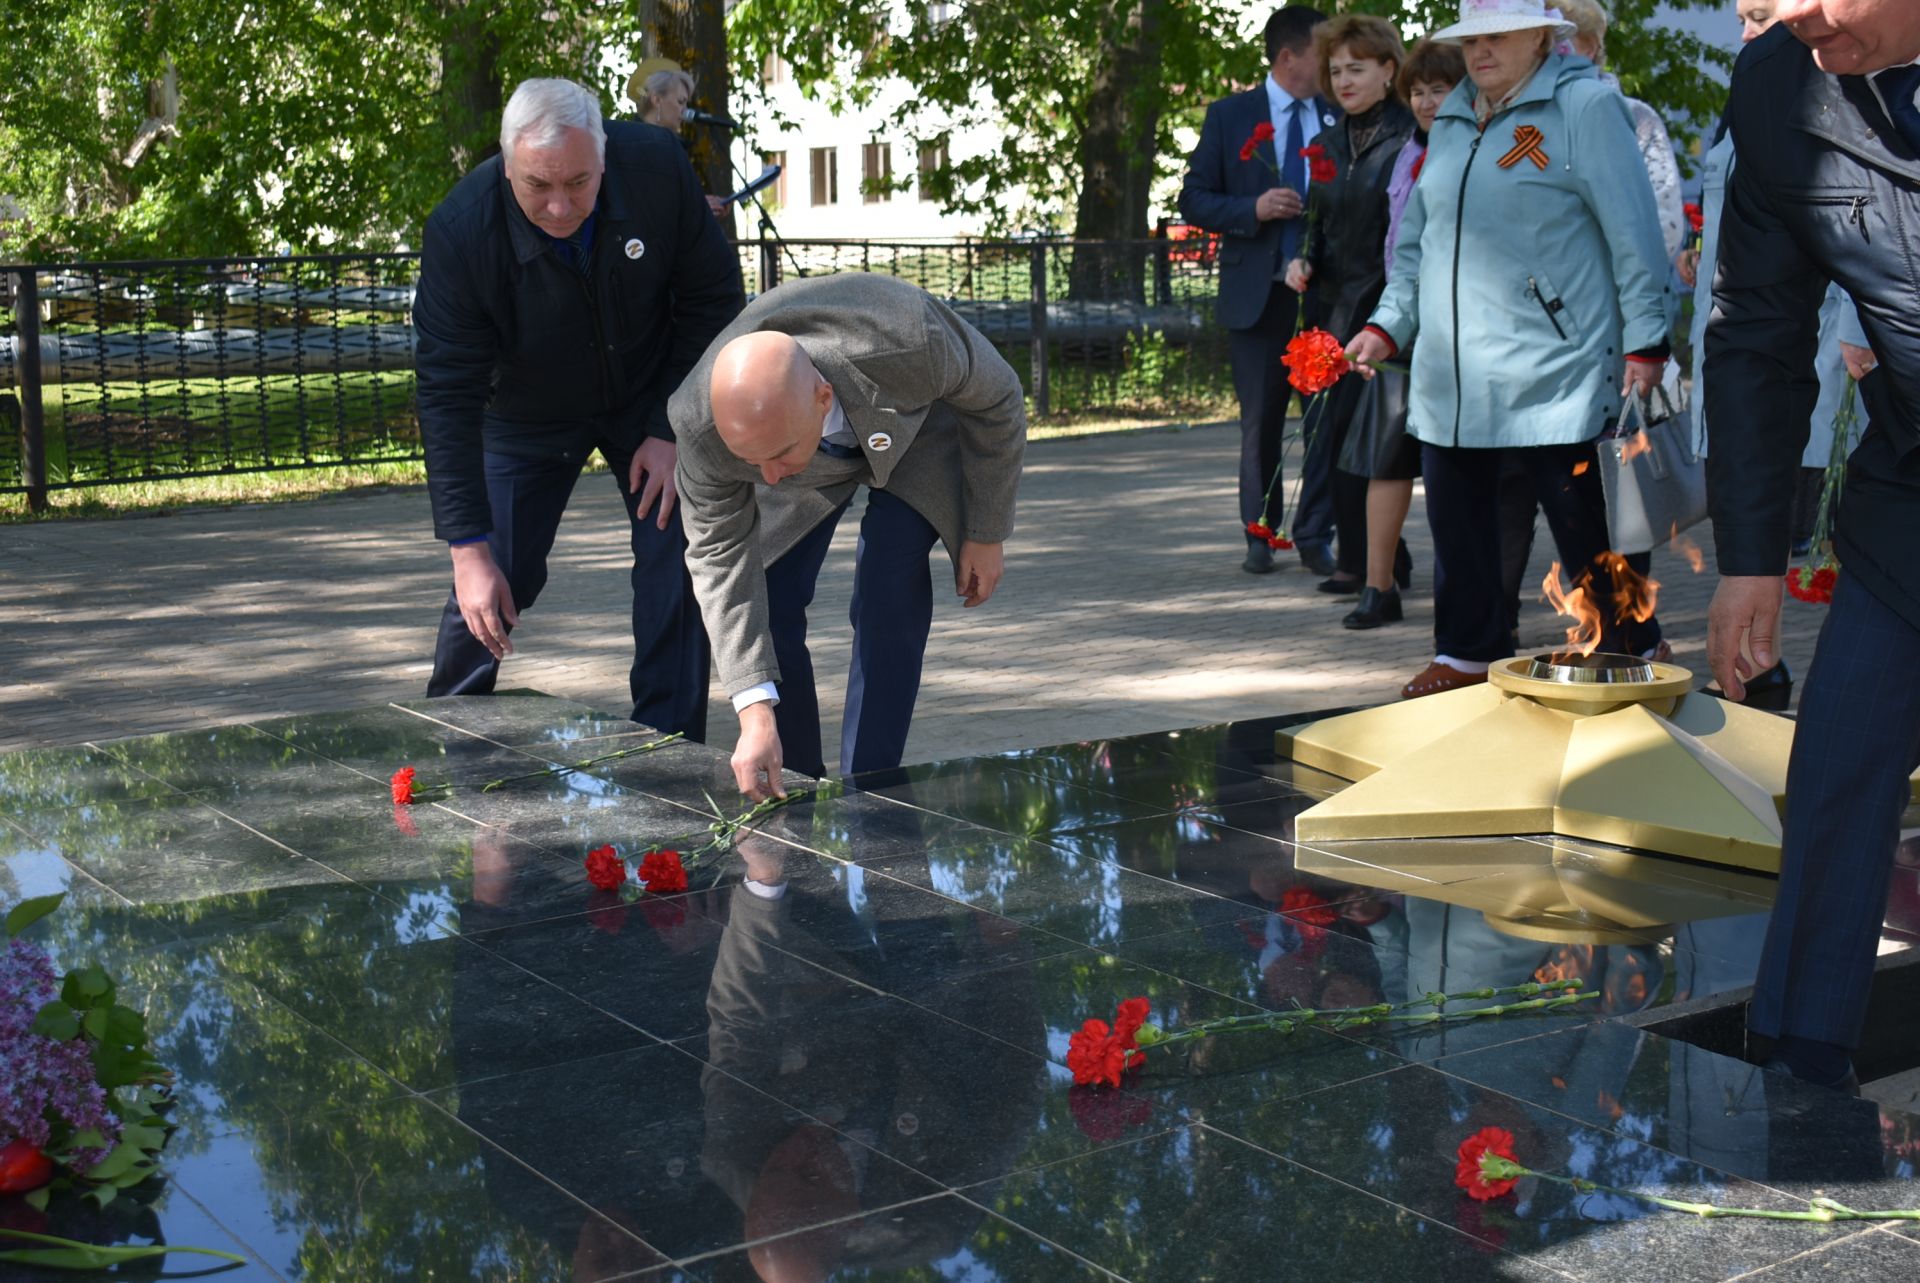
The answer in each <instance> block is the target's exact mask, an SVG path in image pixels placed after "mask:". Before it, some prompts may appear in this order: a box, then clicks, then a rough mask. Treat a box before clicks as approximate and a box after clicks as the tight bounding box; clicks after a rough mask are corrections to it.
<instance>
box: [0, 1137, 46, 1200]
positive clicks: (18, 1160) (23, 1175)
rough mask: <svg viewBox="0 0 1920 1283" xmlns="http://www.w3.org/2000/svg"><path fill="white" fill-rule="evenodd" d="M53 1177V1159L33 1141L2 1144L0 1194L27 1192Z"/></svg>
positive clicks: (11, 1141) (14, 1141)
mask: <svg viewBox="0 0 1920 1283" xmlns="http://www.w3.org/2000/svg"><path fill="white" fill-rule="evenodd" d="M52 1179H53V1160H52V1159H51V1158H49V1157H47V1155H46V1153H45V1151H43V1150H42V1149H41V1148H40V1147H39V1146H37V1145H35V1144H34V1143H33V1142H32V1141H28V1140H10V1141H8V1142H7V1143H6V1144H5V1145H0V1194H27V1193H31V1192H32V1191H34V1190H36V1189H39V1188H40V1187H41V1186H42V1185H45V1184H46V1183H47V1182H48V1181H50V1180H52Z"/></svg>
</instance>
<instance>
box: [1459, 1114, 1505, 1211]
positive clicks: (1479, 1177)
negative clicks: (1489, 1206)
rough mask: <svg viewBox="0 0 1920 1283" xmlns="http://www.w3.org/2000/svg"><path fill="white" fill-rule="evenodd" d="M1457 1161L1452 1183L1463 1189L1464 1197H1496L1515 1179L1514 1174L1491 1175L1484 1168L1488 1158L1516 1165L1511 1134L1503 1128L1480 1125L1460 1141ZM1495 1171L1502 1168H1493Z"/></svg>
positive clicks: (1485, 1198) (1480, 1198)
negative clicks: (1478, 1128)
mask: <svg viewBox="0 0 1920 1283" xmlns="http://www.w3.org/2000/svg"><path fill="white" fill-rule="evenodd" d="M1459 1158H1460V1161H1459V1162H1458V1164H1456V1165H1455V1167H1454V1169H1453V1183H1454V1184H1456V1185H1458V1186H1459V1187H1460V1188H1461V1189H1463V1190H1465V1191H1467V1197H1468V1198H1472V1199H1475V1200H1477V1201H1479V1202H1482V1203H1484V1202H1487V1201H1489V1200H1491V1199H1496V1198H1500V1197H1501V1196H1503V1195H1505V1194H1506V1193H1508V1192H1509V1191H1511V1190H1512V1189H1513V1187H1514V1185H1515V1184H1516V1183H1517V1182H1518V1181H1519V1177H1517V1176H1504V1175H1491V1174H1489V1173H1488V1172H1487V1170H1486V1163H1487V1160H1488V1159H1489V1158H1492V1159H1505V1160H1506V1162H1507V1163H1513V1164H1518V1163H1519V1161H1520V1160H1519V1159H1517V1158H1515V1157H1514V1156H1513V1133H1512V1132H1510V1131H1508V1130H1507V1129H1506V1128H1504V1127H1482V1128H1481V1129H1480V1130H1479V1131H1477V1132H1475V1133H1474V1134H1473V1135H1471V1136H1469V1137H1467V1138H1466V1139H1465V1140H1463V1141H1461V1142H1460V1150H1459ZM1495 1170H1496V1171H1499V1170H1502V1169H1501V1168H1500V1167H1496V1169H1495Z"/></svg>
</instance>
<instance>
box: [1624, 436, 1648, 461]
mask: <svg viewBox="0 0 1920 1283" xmlns="http://www.w3.org/2000/svg"><path fill="white" fill-rule="evenodd" d="M1652 452H1653V442H1651V441H1649V440H1647V434H1646V433H1644V432H1636V433H1634V434H1633V435H1632V436H1630V437H1621V438H1620V462H1622V463H1632V462H1633V461H1634V460H1635V459H1638V458H1639V457H1640V456H1641V455H1643V454H1651V453H1652Z"/></svg>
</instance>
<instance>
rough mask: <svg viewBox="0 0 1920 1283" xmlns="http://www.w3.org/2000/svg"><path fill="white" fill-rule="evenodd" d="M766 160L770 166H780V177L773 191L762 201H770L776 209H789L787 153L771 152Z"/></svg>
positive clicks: (775, 181) (774, 181) (774, 184)
mask: <svg viewBox="0 0 1920 1283" xmlns="http://www.w3.org/2000/svg"><path fill="white" fill-rule="evenodd" d="M765 160H766V163H767V164H768V165H778V166H780V177H778V178H776V179H774V180H773V189H772V190H771V191H769V192H768V193H767V194H766V196H764V197H762V198H761V199H762V200H763V201H769V200H770V201H771V203H772V204H773V205H774V206H775V207H776V208H779V209H785V208H786V207H787V153H785V152H783V151H770V152H767V153H766V156H765Z"/></svg>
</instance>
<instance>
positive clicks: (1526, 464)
mask: <svg viewBox="0 0 1920 1283" xmlns="http://www.w3.org/2000/svg"><path fill="white" fill-rule="evenodd" d="M1420 462H1421V471H1422V474H1423V475H1424V476H1425V477H1426V487H1427V521H1428V524H1429V525H1430V526H1431V527H1432V528H1433V547H1434V556H1435V558H1436V559H1437V560H1438V561H1439V562H1440V563H1441V564H1443V565H1444V566H1446V568H1447V573H1446V578H1445V580H1444V581H1443V582H1441V583H1440V584H1438V586H1437V588H1436V591H1435V593H1434V603H1433V613H1434V626H1433V635H1434V649H1435V650H1436V651H1437V652H1439V653H1440V654H1443V655H1450V656H1452V657H1453V658H1455V659H1467V660H1477V661H1483V662H1492V661H1493V660H1496V659H1505V658H1507V657H1508V656H1509V655H1511V654H1513V642H1512V635H1511V632H1510V627H1511V625H1510V624H1509V623H1508V606H1507V602H1508V592H1507V588H1506V578H1505V574H1504V573H1503V565H1502V563H1503V557H1502V538H1501V526H1502V522H1501V518H1500V511H1501V507H1502V503H1501V499H1502V488H1501V477H1502V474H1503V472H1504V471H1505V470H1506V469H1507V468H1508V467H1517V468H1519V469H1521V470H1522V471H1523V472H1524V474H1525V476H1526V477H1527V478H1528V479H1529V481H1530V482H1531V485H1532V490H1533V498H1534V501H1535V502H1536V503H1538V504H1539V505H1540V508H1541V510H1542V511H1544V512H1545V513H1546V514H1547V528H1548V529H1549V530H1550V531H1552V533H1553V542H1554V546H1555V548H1557V549H1558V550H1559V553H1560V564H1561V565H1562V566H1565V567H1567V568H1568V573H1569V575H1570V576H1577V575H1579V574H1580V573H1581V572H1582V570H1583V569H1584V570H1586V571H1589V572H1591V575H1592V579H1591V588H1592V591H1593V593H1594V594H1595V596H1596V597H1597V598H1598V599H1599V600H1600V601H1601V602H1603V603H1605V602H1610V601H1611V600H1612V596H1613V576H1612V575H1610V574H1609V573H1608V572H1607V570H1606V568H1605V567H1604V566H1601V565H1597V564H1595V560H1594V559H1595V558H1596V557H1598V556H1599V555H1600V554H1601V553H1603V552H1605V551H1607V541H1608V537H1607V505H1606V497H1605V495H1604V493H1603V492H1602V491H1601V489H1600V472H1599V468H1598V466H1597V465H1598V455H1597V453H1596V451H1595V449H1594V445H1593V443H1592V442H1591V441H1587V442H1581V443H1579V444H1576V445H1555V446H1526V447H1516V448H1513V449H1506V450H1474V449H1462V448H1454V447H1449V446H1435V445H1428V446H1425V447H1423V448H1422V450H1421V455H1420ZM1581 463H1584V464H1585V465H1586V466H1585V467H1584V468H1581V469H1580V470H1579V474H1578V475H1575V471H1574V470H1575V467H1576V466H1577V465H1579V464H1581ZM1513 484H1514V483H1513V482H1512V481H1511V480H1510V481H1509V482H1508V485H1509V486H1511V485H1513ZM1508 499H1509V501H1510V500H1511V495H1510V494H1509V495H1508ZM1659 641H1660V625H1659V622H1658V621H1657V620H1652V619H1650V620H1647V621H1646V622H1645V623H1633V622H1627V623H1619V622H1617V621H1615V620H1614V619H1613V617H1612V612H1611V611H1608V612H1607V613H1606V615H1605V617H1604V629H1603V632H1602V635H1601V640H1600V645H1601V648H1602V649H1603V650H1610V651H1619V652H1623V653H1627V654H1634V655H1638V654H1641V653H1643V652H1645V651H1647V650H1650V649H1651V648H1652V647H1654V646H1655V645H1657V644H1658V643H1659Z"/></svg>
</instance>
